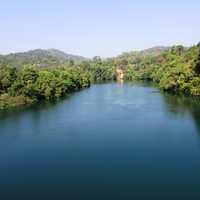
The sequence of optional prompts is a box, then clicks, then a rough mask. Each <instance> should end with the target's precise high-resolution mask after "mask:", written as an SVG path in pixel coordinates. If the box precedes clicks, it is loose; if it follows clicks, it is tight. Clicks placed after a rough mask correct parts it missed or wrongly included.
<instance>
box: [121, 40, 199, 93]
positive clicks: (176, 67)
mask: <svg viewBox="0 0 200 200" xmlns="http://www.w3.org/2000/svg"><path fill="white" fill-rule="evenodd" d="M127 58H129V59H130V57H129V56H128V57H123V59H124V60H125V61H127V63H126V65H124V66H123V68H124V71H125V79H126V80H129V81H131V80H148V81H154V82H155V83H157V84H158V86H159V87H160V89H162V90H165V91H169V92H174V93H184V94H185V95H193V96H200V43H199V44H198V45H196V46H193V47H190V48H185V47H183V46H174V47H172V48H170V49H168V50H165V51H164V52H161V53H160V54H157V55H148V56H145V57H144V58H143V59H140V58H138V57H137V59H135V58H134V59H133V60H131V59H130V60H128V59H127Z"/></svg>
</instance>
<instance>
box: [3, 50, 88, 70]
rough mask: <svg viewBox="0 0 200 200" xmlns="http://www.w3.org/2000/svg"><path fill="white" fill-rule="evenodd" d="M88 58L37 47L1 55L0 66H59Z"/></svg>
mask: <svg viewBox="0 0 200 200" xmlns="http://www.w3.org/2000/svg"><path fill="white" fill-rule="evenodd" d="M84 60H87V59H86V58H84V57H82V56H76V55H71V54H66V53H64V52H62V51H59V50H57V49H48V50H43V49H36V50H32V51H27V52H23V53H12V54H8V55H0V66H11V67H21V66H23V65H35V66H36V67H54V68H55V67H59V66H62V65H67V64H71V65H72V64H74V63H76V64H77V63H80V62H82V61H84Z"/></svg>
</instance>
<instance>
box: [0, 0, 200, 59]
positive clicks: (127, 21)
mask: <svg viewBox="0 0 200 200" xmlns="http://www.w3.org/2000/svg"><path fill="white" fill-rule="evenodd" d="M0 8H1V9H0V19H1V24H0V40H1V42H0V54H5V53H10V52H16V51H26V50H30V49H35V48H57V49H60V50H63V51H65V52H67V53H72V54H78V55H83V56H87V57H92V56H95V55H100V56H103V57H108V56H113V55H117V54H119V53H121V52H125V51H130V50H139V49H144V48H148V47H152V46H157V45H172V44H184V45H193V44H195V43H197V42H199V41H200V1H199V0H189V1H188V0H182V1H181V0H166V1H161V0H149V1H147V0H146V1H145V0H137V1H135V0H121V1H120V0H98V1H94V0H82V1H81V0H71V1H68V0H0Z"/></svg>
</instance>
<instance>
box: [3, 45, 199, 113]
mask: <svg viewBox="0 0 200 200" xmlns="http://www.w3.org/2000/svg"><path fill="white" fill-rule="evenodd" d="M119 69H120V70H122V71H123V79H124V80H125V81H133V80H149V81H153V82H155V83H157V84H158V86H159V87H160V89H162V90H164V91H169V92H173V93H183V94H185V95H192V96H200V43H199V44H198V45H195V46H192V47H189V48H188V47H183V46H180V45H179V46H173V47H155V48H151V49H147V50H144V51H134V52H129V53H123V54H122V55H119V56H117V57H114V58H107V59H101V58H100V57H94V58H93V59H87V58H83V57H80V56H73V55H69V54H65V53H63V52H60V51H58V50H52V49H51V50H34V51H30V52H26V53H18V54H9V55H4V56H0V109H7V108H10V107H16V106H21V105H27V104H32V103H35V102H39V101H41V100H55V99H59V98H60V97H62V96H64V95H66V94H68V93H71V92H73V91H76V90H80V89H82V88H85V87H89V86H90V84H91V83H93V82H101V81H110V80H116V79H117V78H116V70H119Z"/></svg>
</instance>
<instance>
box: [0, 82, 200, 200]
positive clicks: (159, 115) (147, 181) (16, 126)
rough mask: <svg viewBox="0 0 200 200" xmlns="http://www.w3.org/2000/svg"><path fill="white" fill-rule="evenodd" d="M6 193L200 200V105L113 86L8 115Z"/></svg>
mask: <svg viewBox="0 0 200 200" xmlns="http://www.w3.org/2000/svg"><path fill="white" fill-rule="evenodd" d="M0 198H1V199H2V200H5V199H28V200H30V199H43V200H44V199H58V200H59V199H69V200H74V199H81V200H85V199H87V200H88V199H93V200H97V199H101V200H105V199H108V200H116V199H122V200H126V199H136V200H139V199H162V200H163V199H170V200H171V199H176V200H177V199H190V200H191V199H200V103H199V102H198V100H195V99H191V98H184V97H177V96H173V95H169V94H162V93H161V92H160V91H159V90H158V89H156V88H154V87H151V86H145V85H141V84H139V85H138V84H117V83H108V84H99V85H93V86H92V87H91V88H89V89H85V90H82V91H80V92H77V93H74V94H72V95H71V96H69V97H68V98H66V99H64V100H61V101H59V102H57V103H54V104H53V103H51V104H47V103H42V104H40V105H36V106H33V107H31V108H27V109H23V110H15V111H10V112H1V113H0Z"/></svg>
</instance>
